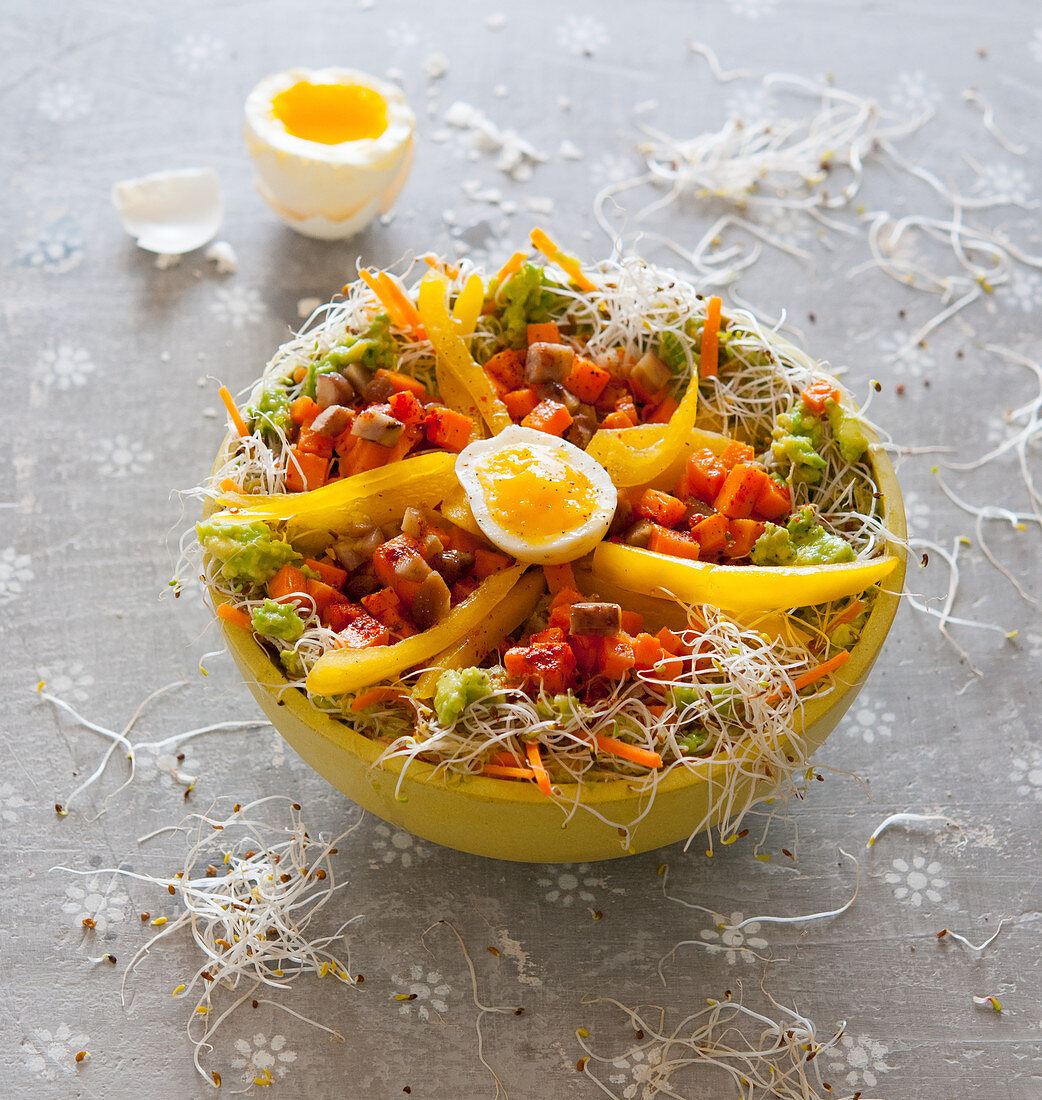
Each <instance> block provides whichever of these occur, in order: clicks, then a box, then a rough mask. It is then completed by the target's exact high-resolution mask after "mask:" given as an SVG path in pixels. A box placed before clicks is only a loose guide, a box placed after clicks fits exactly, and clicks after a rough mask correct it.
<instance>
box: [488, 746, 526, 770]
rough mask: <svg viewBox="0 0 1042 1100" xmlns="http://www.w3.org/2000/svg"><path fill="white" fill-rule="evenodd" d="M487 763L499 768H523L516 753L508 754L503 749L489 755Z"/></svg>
mask: <svg viewBox="0 0 1042 1100" xmlns="http://www.w3.org/2000/svg"><path fill="white" fill-rule="evenodd" d="M488 762H489V763H490V764H498V765H499V767H501V768H520V767H523V765H522V763H521V758H520V757H519V756H518V755H517V754H516V753H514V752H508V751H505V750H503V749H498V750H497V751H496V752H492V753H489V756H488Z"/></svg>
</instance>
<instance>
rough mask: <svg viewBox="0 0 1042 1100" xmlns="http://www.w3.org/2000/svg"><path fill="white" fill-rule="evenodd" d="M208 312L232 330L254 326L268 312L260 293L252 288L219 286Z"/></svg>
mask: <svg viewBox="0 0 1042 1100" xmlns="http://www.w3.org/2000/svg"><path fill="white" fill-rule="evenodd" d="M210 311H211V312H212V313H213V315H214V316H215V317H216V318H217V319H218V320H219V321H226V322H227V323H228V324H230V325H231V326H232V328H237V329H238V328H245V327H246V326H247V325H255V324H257V322H258V321H260V320H262V319H263V318H264V316H265V314H267V312H268V307H267V306H266V305H265V304H264V300H263V299H262V298H261V295H260V291H259V290H257V289H256V288H255V287H252V286H235V285H232V286H219V287H218V288H217V289H216V290H215V291H214V295H213V299H212V301H211V302H210Z"/></svg>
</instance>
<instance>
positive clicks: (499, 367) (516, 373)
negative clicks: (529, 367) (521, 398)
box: [485, 348, 527, 390]
mask: <svg viewBox="0 0 1042 1100" xmlns="http://www.w3.org/2000/svg"><path fill="white" fill-rule="evenodd" d="M526 357H527V352H525V351H524V350H521V351H518V350H515V349H513V348H507V349H506V351H500V352H497V353H496V354H495V355H493V356H492V358H491V359H490V360H489V361H488V362H487V363H486V364H485V372H486V373H487V374H488V375H489V377H491V378H494V379H495V380H496V381H497V382H502V383H503V384H504V385H505V386H506V387H507V389H508V390H517V389H521V387H522V386H524V384H525V359H526Z"/></svg>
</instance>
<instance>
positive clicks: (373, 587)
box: [345, 573, 380, 600]
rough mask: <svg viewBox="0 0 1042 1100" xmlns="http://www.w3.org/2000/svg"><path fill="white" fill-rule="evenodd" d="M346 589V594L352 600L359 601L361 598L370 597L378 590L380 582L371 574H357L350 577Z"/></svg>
mask: <svg viewBox="0 0 1042 1100" xmlns="http://www.w3.org/2000/svg"><path fill="white" fill-rule="evenodd" d="M345 587H346V591H347V594H348V595H349V596H350V597H351V599H353V600H360V599H361V598H362V597H363V596H371V595H372V594H373V593H374V592H376V591H377V590H378V589H379V588H380V582H379V581H378V580H377V579H376V577H374V576H373V574H372V573H358V574H357V575H356V576H354V577H351V578H350V579H349V580H348V582H347V585H346V586H345Z"/></svg>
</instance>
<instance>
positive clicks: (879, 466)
mask: <svg viewBox="0 0 1042 1100" xmlns="http://www.w3.org/2000/svg"><path fill="white" fill-rule="evenodd" d="M223 453H224V452H223V449H222V454H223ZM872 462H873V467H874V470H875V476H876V483H877V485H878V486H879V489H880V490H881V492H882V494H883V501H884V514H885V517H886V524H887V527H888V529H889V530H890V531H891V532H892V533H893V534H894V536H895V537H896V538H897V539H902V540H903V539H904V538H905V537H906V528H905V513H904V504H903V502H902V500H901V490H900V488H899V486H898V483H897V476H896V474H895V473H894V468H893V466H892V465H891V463H890V461H889V459H888V458H887V457H886V455H885V454H883V452H882V449H881V448H880V446H879V443H878V441H877V440H874V439H873V443H872ZM213 510H214V508H213V506H212V505H211V506H210V507H209V508H208V509H207V514H210V513H211V512H212V511H213ZM889 551H890V552H891V553H893V554H895V555H896V556H897V557H898V567H897V568H896V569H895V570H894V571H893V572H892V573H891V574H890V576H889V577H888V578H887V581H886V584H885V586H884V590H883V591H882V592H880V594H879V595H878V597H877V598H876V600H875V602H874V604H873V607H872V612H871V614H870V615H869V617H868V621H867V623H866V625H865V628H864V629H863V630H862V632H861V637H860V639H859V641H858V642H857V644H856V645H855V646H854V648H853V649H852V650H851V655H850V660H849V661H847V662H846V664H845V665H843V666H842V668H841V669H840V670H839V672H838V673H837V674H836V677H835V678H836V689H835V691H834V692H832V693H831V694H830V695H829V696H828V697H827V698H824V699H818V700H814V701H812V702H810V703H808V704H807V705H806V706H805V707H804V708H803V717H802V722H801V733H802V741H803V745H804V747H805V751H806V753H807V754H808V755H809V754H810V753H812V752H814V751H815V750H816V749H818V748H819V747H820V746H821V745H822V743H823V742H824V741H825V739H826V738H827V737H828V735H829V734H830V733H831V732H832V731H833V729H835V727H836V725H837V724H838V723H839V721H840V719H841V718H842V717H843V715H844V714H845V713H846V712H847V709H848V708H849V707H850V705H851V703H853V701H854V699H855V698H856V697H857V694H858V692H859V691H860V690H861V687H862V685H863V684H864V682H865V679H866V678H867V676H868V674H869V671H870V670H871V668H872V665H873V664H874V663H875V660H876V657H877V656H878V655H879V651H880V650H881V649H882V646H883V642H884V640H885V639H886V636H887V633H888V632H889V630H890V625H891V623H892V622H893V620H894V615H895V614H896V612H897V606H898V602H899V600H900V592H901V588H902V586H903V583H904V574H905V564H906V561H905V552H904V549H903V547H901V546H900V545H898V544H897V543H896V542H895V543H894V544H892V545H891V546H890V547H889ZM221 625H222V627H223V629H224V633H225V637H226V639H227V642H228V649H229V650H230V652H231V654H232V657H233V658H234V659H235V662H236V664H237V665H238V666H239V670H240V671H241V673H242V675H243V679H244V680H245V681H246V684H247V686H248V687H249V688H250V690H251V691H252V692H253V695H254V697H255V698H256V700H257V702H258V703H260V705H261V708H262V709H263V711H264V713H265V714H266V715H267V716H268V718H269V719H270V720H271V723H272V725H274V726H275V728H276V729H278V730H279V732H280V733H281V734H282V736H283V737H284V738H285V739H286V740H287V741H288V742H289V744H290V745H291V746H292V747H293V748H294V749H295V750H296V751H297V753H299V754H300V756H302V757H303V758H304V760H306V761H307V763H308V764H310V765H311V767H313V768H314V769H315V771H317V772H318V773H319V774H320V775H322V776H323V777H324V778H325V779H327V780H328V781H329V782H330V783H332V784H333V786H335V787H337V788H339V789H340V790H341V791H343V792H344V794H346V795H347V796H348V797H349V798H350V799H352V800H353V801H354V802H357V803H358V804H359V805H360V806H363V807H364V808H365V809H367V810H370V811H371V812H372V813H374V814H376V815H377V816H378V817H381V818H383V819H384V820H385V821H387V822H389V823H390V824H392V825H396V826H398V827H399V828H401V829H406V830H408V831H409V832H411V833H415V834H416V835H417V836H420V837H423V838H424V839H426V840H432V841H435V842H436V843H438V844H444V845H446V846H447V847H449V848H456V849H458V850H459V851H463V852H469V853H471V854H473V855H480V856H488V857H491V858H494V859H508V860H516V861H519V862H531V863H578V862H592V861H594V860H601V859H615V858H618V857H620V856H626V855H632V854H633V853H635V852H646V851H650V850H651V849H653V848H659V847H662V846H663V845H665V844H672V843H673V842H675V841H677V840H682V839H686V838H687V837H688V836H690V835H691V833H692V831H693V830H695V829H696V828H698V827H699V825H700V823H702V822H706V823H709V824H715V823H716V822H715V821H714V820H713V815H712V813H711V811H712V808H713V807H712V801H713V799H712V795H713V792H714V791H715V792H717V793H719V791H720V789H721V786H722V784H723V782H724V779H725V775H724V769H725V768H729V767H730V768H733V767H734V765H733V764H727V763H725V762H717V761H713V760H706V761H703V762H701V763H700V764H699V765H698V766H697V768H695V769H687V768H677V769H674V770H673V771H672V772H670V773H669V775H667V776H666V777H665V778H664V779H663V780H662V781H661V782H660V783H659V785H658V788H657V792H656V794H655V798H654V802H653V804H652V805H651V807H650V808H648V807H647V796H646V795H645V796H641V795H640V794H639V793H637V792H635V791H634V789H633V787H632V786H631V784H630V782H629V781H627V780H625V779H617V780H611V781H608V782H603V783H596V784H587V785H586V786H585V788H584V789H583V790H581V791H580V790H579V789H578V787H577V786H576V785H574V784H562V785H561V790H562V802H563V803H564V804H565V805H567V806H568V807H571V806H572V804H573V803H574V802H576V801H579V802H581V806H579V807H578V808H576V809H575V812H574V813H571V814H570V815H567V820H566V811H565V810H564V809H562V807H561V806H560V805H558V804H556V803H554V802H551V801H549V800H548V799H546V798H545V797H544V796H543V795H542V794H541V793H540V791H539V790H538V789H537V788H536V787H535V786H534V785H533V784H528V783H520V782H516V781H512V780H503V779H489V778H485V777H484V776H465V777H460V776H447V775H444V774H441V773H439V772H437V770H436V769H435V767H434V766H433V765H431V764H425V763H422V762H420V761H414V762H412V763H410V764H409V765H408V768H407V769H406V770H405V772H404V774H403V771H402V769H403V762H402V761H400V760H395V761H389V762H386V763H383V764H377V763H376V761H377V758H378V757H379V756H380V754H381V753H382V752H383V750H384V746H383V745H380V744H377V743H376V742H374V741H371V740H369V738H367V737H364V736H363V735H362V734H359V733H356V732H355V731H354V730H352V729H350V728H349V727H348V726H346V725H344V724H343V723H342V722H338V721H337V720H336V719H334V718H331V717H329V716H328V715H326V714H323V713H321V712H320V711H317V710H316V709H315V708H314V707H312V706H311V704H310V703H309V702H308V700H307V696H306V695H305V694H304V693H303V692H302V691H300V690H297V689H294V688H289V687H288V686H287V685H288V681H287V679H286V678H285V677H284V676H283V675H282V673H281V671H280V670H279V669H278V667H277V666H276V665H275V664H274V663H273V661H272V660H271V658H270V656H269V655H268V653H267V652H266V651H265V650H264V648H263V647H262V646H261V645H260V644H259V643H258V642H257V641H256V640H255V639H254V637H253V635H252V634H248V633H247V632H246V631H244V630H241V629H240V628H239V627H236V626H230V625H228V624H226V623H224V622H223V621H222V624H221ZM754 787H755V790H754ZM773 789H774V787H773V784H772V782H771V781H770V780H766V779H761V780H755V779H753V778H752V777H748V778H744V779H743V780H741V781H740V782H739V784H738V787H737V790H736V792H735V799H734V802H733V803H732V804H733V805H737V806H741V805H744V804H746V803H747V802H748V801H749V799H750V798H765V797H769V796H770V794H771V792H772V790H773ZM583 807H586V808H587V809H588V810H592V811H594V813H596V814H598V815H601V816H602V817H605V818H607V819H608V821H610V822H617V823H618V825H619V826H625V825H627V824H628V823H630V822H632V821H633V820H635V819H636V818H637V817H638V816H639V815H640V814H641V813H642V812H643V811H645V810H646V811H647V812H646V813H645V814H644V816H643V817H641V819H640V821H639V823H638V824H636V825H635V826H634V827H633V828H632V829H631V830H630V833H629V837H628V843H627V841H626V840H625V839H624V838H623V836H622V833H625V829H623V830H622V833H620V829H619V828H618V827H617V826H616V825H614V824H606V823H605V822H604V821H602V820H600V819H599V818H598V817H596V816H594V813H589V812H587V810H586V809H584V808H583Z"/></svg>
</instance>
